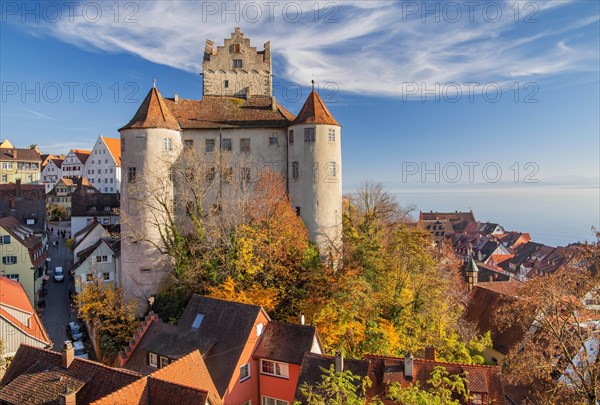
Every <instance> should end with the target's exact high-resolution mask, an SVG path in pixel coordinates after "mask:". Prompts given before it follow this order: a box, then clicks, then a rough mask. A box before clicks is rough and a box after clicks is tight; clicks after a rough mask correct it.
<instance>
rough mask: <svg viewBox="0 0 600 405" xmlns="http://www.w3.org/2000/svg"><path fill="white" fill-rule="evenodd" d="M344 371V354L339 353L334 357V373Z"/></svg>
mask: <svg viewBox="0 0 600 405" xmlns="http://www.w3.org/2000/svg"><path fill="white" fill-rule="evenodd" d="M342 371H344V352H342V351H340V352H338V353H337V354H336V355H335V372H336V373H341V372H342Z"/></svg>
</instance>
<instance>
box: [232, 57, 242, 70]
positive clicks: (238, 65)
mask: <svg viewBox="0 0 600 405" xmlns="http://www.w3.org/2000/svg"><path fill="white" fill-rule="evenodd" d="M233 67H234V68H241V67H242V60H241V59H234V60H233Z"/></svg>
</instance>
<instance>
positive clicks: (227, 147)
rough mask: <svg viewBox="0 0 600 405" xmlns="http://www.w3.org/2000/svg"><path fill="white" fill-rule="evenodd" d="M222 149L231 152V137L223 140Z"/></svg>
mask: <svg viewBox="0 0 600 405" xmlns="http://www.w3.org/2000/svg"><path fill="white" fill-rule="evenodd" d="M221 150H224V151H228V152H231V150H232V147H231V139H229V138H226V139H223V140H222V141H221Z"/></svg>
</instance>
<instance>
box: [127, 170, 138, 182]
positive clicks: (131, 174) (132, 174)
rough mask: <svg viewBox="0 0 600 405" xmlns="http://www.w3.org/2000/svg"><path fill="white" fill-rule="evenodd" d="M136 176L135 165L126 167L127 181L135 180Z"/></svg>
mask: <svg viewBox="0 0 600 405" xmlns="http://www.w3.org/2000/svg"><path fill="white" fill-rule="evenodd" d="M136 177H137V168H136V167H129V168H127V181H128V182H129V183H133V182H134V181H135V178H136Z"/></svg>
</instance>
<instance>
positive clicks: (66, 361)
mask: <svg viewBox="0 0 600 405" xmlns="http://www.w3.org/2000/svg"><path fill="white" fill-rule="evenodd" d="M73 359H75V349H74V348H73V345H72V344H71V341H70V340H66V341H65V346H64V347H63V349H62V362H61V367H63V368H69V366H70V365H71V363H72V362H73Z"/></svg>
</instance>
